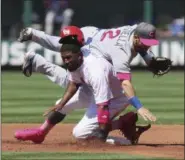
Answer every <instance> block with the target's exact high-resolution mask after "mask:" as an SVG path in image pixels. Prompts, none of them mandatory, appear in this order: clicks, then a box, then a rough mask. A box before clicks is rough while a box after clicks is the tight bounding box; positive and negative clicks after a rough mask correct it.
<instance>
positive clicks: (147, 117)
mask: <svg viewBox="0 0 185 160" xmlns="http://www.w3.org/2000/svg"><path fill="white" fill-rule="evenodd" d="M137 112H138V114H139V115H140V116H141V117H142V118H143V119H144V120H145V121H148V120H149V121H152V122H155V121H156V120H157V118H156V117H155V116H154V115H153V114H152V113H151V112H150V111H149V110H148V109H146V108H144V107H141V108H140V109H138V110H137Z"/></svg>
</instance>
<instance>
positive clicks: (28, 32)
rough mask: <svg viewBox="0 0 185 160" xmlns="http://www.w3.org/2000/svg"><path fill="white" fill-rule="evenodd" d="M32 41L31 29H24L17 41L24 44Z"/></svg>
mask: <svg viewBox="0 0 185 160" xmlns="http://www.w3.org/2000/svg"><path fill="white" fill-rule="evenodd" d="M31 39H32V28H24V29H23V30H22V31H21V32H20V35H19V38H18V39H17V40H18V41H19V42H21V43H22V42H25V41H28V40H31Z"/></svg>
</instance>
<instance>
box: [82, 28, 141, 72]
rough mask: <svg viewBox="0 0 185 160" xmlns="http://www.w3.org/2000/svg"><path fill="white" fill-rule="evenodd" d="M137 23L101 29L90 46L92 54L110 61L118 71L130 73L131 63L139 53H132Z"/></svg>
mask: <svg viewBox="0 0 185 160" xmlns="http://www.w3.org/2000/svg"><path fill="white" fill-rule="evenodd" d="M136 27H137V25H133V26H123V27H118V28H112V29H103V30H100V31H99V32H98V33H97V34H96V36H94V37H93V41H92V42H91V43H90V44H89V46H84V47H83V49H85V48H88V49H90V51H91V54H93V55H95V56H97V57H103V58H105V59H107V60H108V61H110V62H111V63H112V64H113V66H114V68H115V70H116V72H118V73H119V72H120V73H130V63H131V61H132V59H133V58H134V57H135V56H136V55H137V54H136V55H133V54H132V53H131V47H132V37H133V34H132V33H133V32H134V30H135V28H136Z"/></svg>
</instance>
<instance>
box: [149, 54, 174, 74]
mask: <svg viewBox="0 0 185 160" xmlns="http://www.w3.org/2000/svg"><path fill="white" fill-rule="evenodd" d="M171 66H172V61H171V60H170V59H168V58H165V57H152V60H151V62H150V65H149V66H148V69H149V70H150V71H151V72H152V73H153V74H154V76H162V75H164V74H166V73H168V72H169V71H170V69H171Z"/></svg>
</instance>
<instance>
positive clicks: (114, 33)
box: [100, 29, 121, 41]
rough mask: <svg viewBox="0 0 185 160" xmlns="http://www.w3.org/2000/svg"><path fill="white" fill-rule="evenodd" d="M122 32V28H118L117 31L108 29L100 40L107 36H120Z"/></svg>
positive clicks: (111, 37)
mask: <svg viewBox="0 0 185 160" xmlns="http://www.w3.org/2000/svg"><path fill="white" fill-rule="evenodd" d="M120 33H121V30H120V29H117V30H115V31H113V30H109V31H106V32H104V33H103V35H102V36H101V39H100V41H103V40H104V39H105V38H106V37H108V38H110V39H113V38H115V37H117V36H119V34H120Z"/></svg>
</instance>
